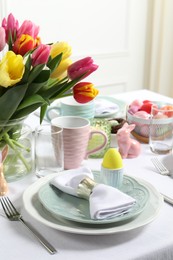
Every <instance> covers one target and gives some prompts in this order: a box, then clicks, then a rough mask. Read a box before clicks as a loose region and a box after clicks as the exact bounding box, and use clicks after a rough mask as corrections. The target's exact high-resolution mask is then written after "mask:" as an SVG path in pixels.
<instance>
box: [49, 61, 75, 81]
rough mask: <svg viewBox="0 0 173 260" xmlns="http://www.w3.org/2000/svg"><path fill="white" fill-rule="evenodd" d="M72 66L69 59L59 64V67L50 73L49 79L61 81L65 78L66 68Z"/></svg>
mask: <svg viewBox="0 0 173 260" xmlns="http://www.w3.org/2000/svg"><path fill="white" fill-rule="evenodd" d="M71 64H72V61H71V60H70V59H66V60H63V61H61V62H60V64H59V66H58V67H57V68H56V69H55V70H54V71H53V72H52V74H51V78H58V79H62V78H64V77H66V76H67V68H68V67H69V66H70V65H71Z"/></svg>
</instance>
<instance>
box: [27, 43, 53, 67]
mask: <svg viewBox="0 0 173 260" xmlns="http://www.w3.org/2000/svg"><path fill="white" fill-rule="evenodd" d="M50 48H51V47H50V46H49V45H45V44H40V45H39V46H38V48H37V49H36V50H35V51H34V52H33V54H32V57H31V59H32V66H33V67H35V66H37V65H39V64H46V63H47V61H48V59H49V54H50Z"/></svg>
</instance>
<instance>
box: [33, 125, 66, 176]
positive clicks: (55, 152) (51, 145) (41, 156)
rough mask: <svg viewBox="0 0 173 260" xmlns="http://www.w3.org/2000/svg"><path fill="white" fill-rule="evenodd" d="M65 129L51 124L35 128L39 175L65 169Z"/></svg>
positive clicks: (36, 167) (37, 170)
mask: <svg viewBox="0 0 173 260" xmlns="http://www.w3.org/2000/svg"><path fill="white" fill-rule="evenodd" d="M62 133H63V129H62V128H60V127H53V128H52V126H51V125H50V124H45V125H41V126H39V127H37V128H36V130H35V170H36V175H37V177H44V176H46V175H48V174H50V173H56V172H60V171H62V170H63V169H64V149H63V135H62Z"/></svg>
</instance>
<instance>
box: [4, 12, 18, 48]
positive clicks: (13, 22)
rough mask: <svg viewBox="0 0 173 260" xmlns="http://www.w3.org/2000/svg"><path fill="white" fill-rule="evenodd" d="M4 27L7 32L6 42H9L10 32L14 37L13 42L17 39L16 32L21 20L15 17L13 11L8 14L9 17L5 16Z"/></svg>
mask: <svg viewBox="0 0 173 260" xmlns="http://www.w3.org/2000/svg"><path fill="white" fill-rule="evenodd" d="M2 27H3V28H4V29H5V32H6V42H7V43H8V41H9V36H10V34H11V37H12V42H14V41H15V39H16V32H17V30H18V28H19V22H18V20H17V19H15V18H14V16H13V14H12V13H11V14H9V15H8V17H7V19H6V18H4V19H3V20H2Z"/></svg>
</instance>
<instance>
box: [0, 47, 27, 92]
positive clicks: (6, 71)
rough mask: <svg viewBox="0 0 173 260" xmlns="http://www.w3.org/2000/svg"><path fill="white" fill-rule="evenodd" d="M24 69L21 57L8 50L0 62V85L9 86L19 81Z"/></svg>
mask: <svg viewBox="0 0 173 260" xmlns="http://www.w3.org/2000/svg"><path fill="white" fill-rule="evenodd" d="M24 71H25V66H24V61H23V57H22V56H21V55H16V54H15V53H14V52H13V51H8V52H7V53H6V55H5V56H4V57H3V59H2V61H1V62H0V86H2V87H5V88H7V87H9V86H13V85H14V84H16V83H18V82H19V81H21V79H22V77H23V73H24Z"/></svg>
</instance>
